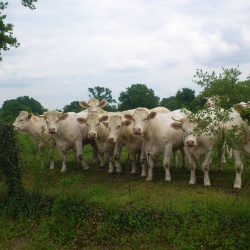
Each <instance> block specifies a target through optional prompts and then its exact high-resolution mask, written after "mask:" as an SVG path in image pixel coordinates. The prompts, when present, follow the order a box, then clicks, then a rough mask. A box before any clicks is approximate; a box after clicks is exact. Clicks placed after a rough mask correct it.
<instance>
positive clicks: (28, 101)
mask: <svg viewBox="0 0 250 250" xmlns="http://www.w3.org/2000/svg"><path fill="white" fill-rule="evenodd" d="M16 100H17V101H18V102H19V103H21V104H23V105H25V106H27V107H29V108H30V109H31V112H33V113H38V114H42V113H43V112H45V111H47V109H45V108H44V107H43V106H42V105H41V103H40V102H38V101H36V100H35V99H33V98H32V97H31V98H30V97H28V96H20V97H17V99H16Z"/></svg>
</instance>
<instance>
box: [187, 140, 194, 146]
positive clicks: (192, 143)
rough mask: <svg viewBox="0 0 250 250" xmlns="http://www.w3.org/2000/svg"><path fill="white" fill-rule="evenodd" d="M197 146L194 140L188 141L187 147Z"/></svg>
mask: <svg viewBox="0 0 250 250" xmlns="http://www.w3.org/2000/svg"><path fill="white" fill-rule="evenodd" d="M195 145H196V143H195V141H194V140H188V141H186V146H187V147H194V146H195Z"/></svg>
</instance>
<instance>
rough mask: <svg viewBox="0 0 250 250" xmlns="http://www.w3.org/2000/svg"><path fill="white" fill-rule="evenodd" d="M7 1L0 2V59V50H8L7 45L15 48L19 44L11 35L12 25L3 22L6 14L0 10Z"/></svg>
mask: <svg viewBox="0 0 250 250" xmlns="http://www.w3.org/2000/svg"><path fill="white" fill-rule="evenodd" d="M7 5H8V3H4V2H0V61H2V56H1V50H4V51H6V50H9V49H10V48H9V46H11V47H15V48H17V47H18V46H19V45H20V44H19V43H18V42H17V39H16V38H15V37H13V27H14V26H13V25H12V24H10V23H8V24H5V23H4V19H5V18H6V15H3V14H2V11H3V10H4V9H6V8H7Z"/></svg>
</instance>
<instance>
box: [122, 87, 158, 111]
mask: <svg viewBox="0 0 250 250" xmlns="http://www.w3.org/2000/svg"><path fill="white" fill-rule="evenodd" d="M118 99H119V101H120V102H121V103H120V104H119V105H118V109H119V110H120V111H123V110H129V109H134V108H138V107H145V108H148V109H151V108H155V107H158V106H159V101H160V98H159V97H158V96H156V95H155V93H154V91H153V90H152V89H149V88H148V87H147V86H146V85H145V84H140V83H137V84H132V85H131V86H130V87H128V88H126V91H124V92H123V91H122V92H121V93H120V96H119V98H118Z"/></svg>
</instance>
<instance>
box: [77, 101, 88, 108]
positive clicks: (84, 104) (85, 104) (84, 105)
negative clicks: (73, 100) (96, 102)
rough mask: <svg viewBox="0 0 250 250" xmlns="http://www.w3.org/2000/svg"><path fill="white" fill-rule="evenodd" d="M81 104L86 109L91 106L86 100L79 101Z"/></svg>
mask: <svg viewBox="0 0 250 250" xmlns="http://www.w3.org/2000/svg"><path fill="white" fill-rule="evenodd" d="M79 104H80V106H81V107H83V108H84V109H87V108H88V107H89V105H88V103H86V102H85V101H80V102H79Z"/></svg>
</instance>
